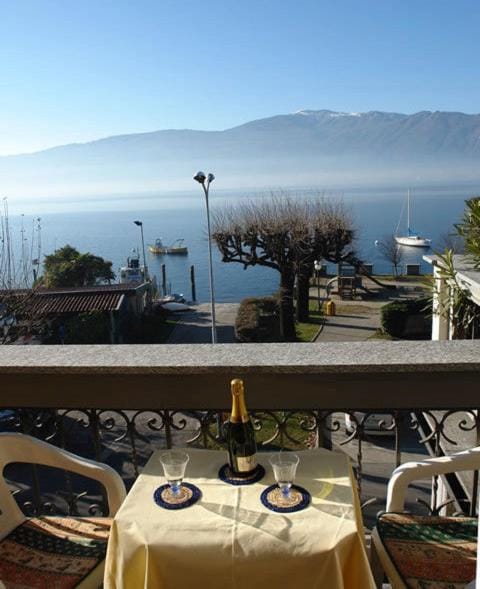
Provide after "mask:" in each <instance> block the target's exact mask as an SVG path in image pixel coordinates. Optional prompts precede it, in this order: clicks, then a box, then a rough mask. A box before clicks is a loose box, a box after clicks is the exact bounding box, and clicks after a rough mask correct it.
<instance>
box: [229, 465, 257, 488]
mask: <svg viewBox="0 0 480 589" xmlns="http://www.w3.org/2000/svg"><path fill="white" fill-rule="evenodd" d="M264 476H265V469H264V468H263V466H262V465H261V464H257V468H256V469H255V470H254V471H253V474H251V475H249V476H248V477H239V476H235V475H233V474H232V471H231V470H230V465H229V464H224V465H223V466H222V468H221V469H220V470H219V471H218V478H219V479H221V480H222V481H223V482H224V483H228V484H229V485H237V486H238V485H253V483H257V482H258V481H260V480H262V479H263V477H264Z"/></svg>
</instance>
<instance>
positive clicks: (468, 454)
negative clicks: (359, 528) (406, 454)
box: [387, 446, 480, 511]
mask: <svg viewBox="0 0 480 589" xmlns="http://www.w3.org/2000/svg"><path fill="white" fill-rule="evenodd" d="M478 469H480V446H479V447H477V448H471V449H470V450H465V451H463V452H458V453H457V454H452V455H451V456H441V457H439V458H427V459H425V460H421V461H418V462H406V463H405V464H402V465H401V466H399V467H398V468H396V469H395V470H394V471H393V474H392V476H391V478H390V482H389V483H388V488H387V511H403V508H404V503H405V493H406V491H407V487H408V485H409V484H410V483H411V482H412V481H415V480H418V479H425V478H428V477H432V476H435V475H442V474H447V473H449V472H457V471H461V470H478Z"/></svg>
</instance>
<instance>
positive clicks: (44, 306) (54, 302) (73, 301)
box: [28, 292, 125, 315]
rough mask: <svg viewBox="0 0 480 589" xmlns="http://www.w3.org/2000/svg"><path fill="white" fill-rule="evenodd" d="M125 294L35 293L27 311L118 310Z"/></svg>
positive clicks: (36, 313)
mask: <svg viewBox="0 0 480 589" xmlns="http://www.w3.org/2000/svg"><path fill="white" fill-rule="evenodd" d="M124 299H125V295H124V294H123V293H121V292H114V293H112V292H105V293H85V294H82V293H57V294H44V293H35V294H34V295H33V296H32V299H31V300H30V302H29V305H28V313H31V314H33V315H51V314H57V313H86V312H88V311H118V310H119V309H120V307H121V306H122V303H123V301H124Z"/></svg>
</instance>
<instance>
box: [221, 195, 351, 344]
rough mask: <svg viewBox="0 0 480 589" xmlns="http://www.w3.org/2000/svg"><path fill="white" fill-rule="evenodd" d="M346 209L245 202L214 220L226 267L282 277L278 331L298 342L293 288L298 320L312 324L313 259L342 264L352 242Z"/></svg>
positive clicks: (284, 198)
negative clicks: (252, 268) (233, 264)
mask: <svg viewBox="0 0 480 589" xmlns="http://www.w3.org/2000/svg"><path fill="white" fill-rule="evenodd" d="M344 213H345V211H344V209H343V206H341V205H335V204H332V203H330V202H329V201H326V200H325V199H323V198H312V199H305V198H301V197H295V198H294V197H292V196H289V195H285V194H280V195H278V194H277V195H276V194H272V195H271V196H270V197H269V198H266V199H262V200H258V201H247V202H241V203H240V204H238V205H237V206H234V207H226V208H224V209H223V210H221V211H219V212H217V213H216V214H215V215H214V222H213V233H212V237H213V239H214V240H215V242H216V244H217V246H218V248H219V250H220V252H221V254H222V256H223V261H224V262H237V263H239V264H242V265H243V267H244V268H245V269H246V268H248V266H255V265H259V266H266V267H268V268H272V269H274V270H277V271H278V272H279V273H280V302H279V307H280V330H281V333H282V336H283V338H284V339H285V340H287V341H293V340H294V339H295V316H294V283H295V277H297V287H298V288H297V318H298V319H299V320H305V318H307V319H308V291H309V280H310V277H311V275H312V271H313V262H314V260H315V259H320V258H324V259H327V260H330V261H340V260H341V259H343V258H342V256H346V255H347V254H346V248H347V246H348V245H349V244H351V242H352V239H353V229H352V226H351V222H350V220H349V218H348V216H347V215H346V214H344Z"/></svg>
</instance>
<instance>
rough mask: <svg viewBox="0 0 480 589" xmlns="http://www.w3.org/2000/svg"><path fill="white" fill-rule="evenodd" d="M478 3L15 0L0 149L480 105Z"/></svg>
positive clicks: (2, 36) (4, 38)
mask: <svg viewBox="0 0 480 589" xmlns="http://www.w3.org/2000/svg"><path fill="white" fill-rule="evenodd" d="M479 30H480V2H478V0H396V1H393V0H363V1H362V2H360V1H359V0H349V1H347V0H330V1H326V0H312V1H309V0H296V1H291V0H276V1H273V0H254V1H250V0H241V1H240V0H238V1H234V0H223V1H217V0H203V1H200V0H197V1H193V0H191V1H189V0H152V1H150V0H135V1H132V0H82V1H81V2H78V1H74V0H14V1H13V2H7V1H6V0H4V2H3V3H2V4H1V5H0V64H1V65H0V154H9V153H19V152H26V151H33V150H36V149H40V148H43V147H48V146H52V145H58V144H63V143H70V142H75V141H87V140H90V139H94V138H99V137H104V136H108V135H115V134H122V133H133V132H139V131H152V130H156V129H163V128H196V129H224V128H227V127H231V126H235V125H238V124H241V123H243V122H246V121H248V120H252V119H256V118H261V117H265V116H270V115H274V114H280V113H288V112H294V111H296V110H299V109H304V108H309V109H322V108H328V109H332V110H342V111H365V110H389V111H399V112H415V111H418V110H456V111H464V112H470V113H472V112H479V111H480V75H479V63H478V57H479V55H480V40H479V39H480V36H479V34H478V31H479Z"/></svg>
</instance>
